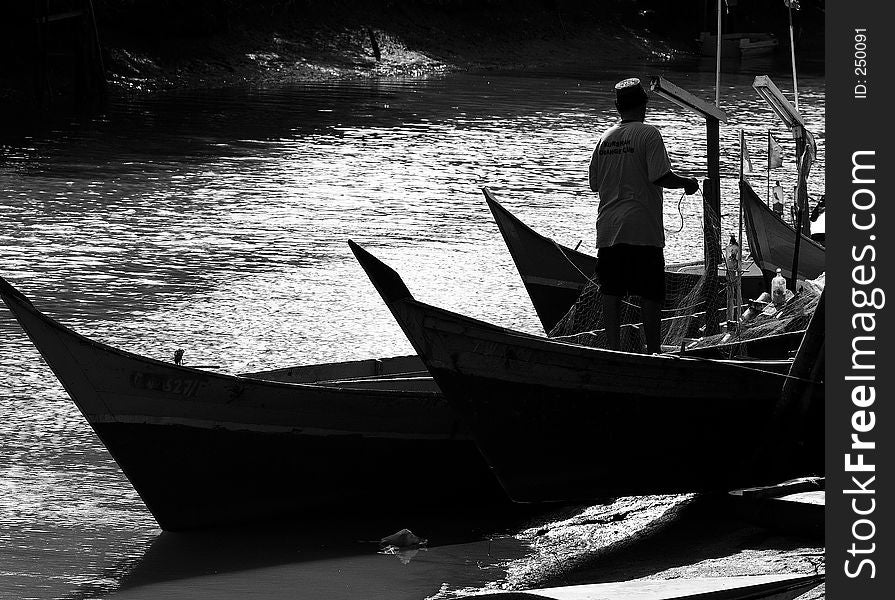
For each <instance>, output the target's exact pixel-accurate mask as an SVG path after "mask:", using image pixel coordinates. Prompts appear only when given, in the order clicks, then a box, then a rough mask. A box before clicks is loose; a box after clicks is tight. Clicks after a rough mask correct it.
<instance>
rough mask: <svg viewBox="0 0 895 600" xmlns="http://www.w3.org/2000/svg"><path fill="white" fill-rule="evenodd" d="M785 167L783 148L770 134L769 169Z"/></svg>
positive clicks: (769, 133)
mask: <svg viewBox="0 0 895 600" xmlns="http://www.w3.org/2000/svg"><path fill="white" fill-rule="evenodd" d="M781 165H783V146H781V145H780V143H779V142H778V141H777V140H775V139H774V136H772V135H771V132H770V131H769V132H768V169H776V168H777V167H779V166H781Z"/></svg>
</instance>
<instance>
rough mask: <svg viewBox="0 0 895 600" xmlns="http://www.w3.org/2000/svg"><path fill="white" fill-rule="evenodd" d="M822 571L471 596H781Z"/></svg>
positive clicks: (644, 599)
mask: <svg viewBox="0 0 895 600" xmlns="http://www.w3.org/2000/svg"><path fill="white" fill-rule="evenodd" d="M822 582H823V575H746V576H738V577H700V578H693V579H639V580H635V581H623V582H616V583H597V584H589V585H572V586H563V587H554V588H543V589H536V590H525V591H519V592H492V593H487V594H481V595H476V596H473V597H474V598H493V599H494V600H507V599H508V598H519V599H520V600H522V599H529V598H545V599H552V600H686V599H695V598H699V600H741V599H746V598H748V599H750V600H759V599H762V598H764V599H774V600H785V599H791V598H795V597H796V596H799V595H801V594H803V593H804V592H806V591H808V590H810V589H812V588H814V587H816V586H818V585H820V584H821V583H822Z"/></svg>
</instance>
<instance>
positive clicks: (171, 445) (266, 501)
mask: <svg viewBox="0 0 895 600" xmlns="http://www.w3.org/2000/svg"><path fill="white" fill-rule="evenodd" d="M93 427H94V430H95V431H96V434H97V435H98V436H99V438H100V440H102V442H103V444H104V445H105V446H106V448H108V449H109V452H110V453H111V454H112V455H113V456H114V457H115V460H116V461H117V462H118V464H119V465H120V466H121V468H122V471H123V472H124V473H125V475H126V476H127V478H128V479H129V480H130V481H131V483H132V484H133V486H134V488H135V489H136V490H137V492H138V493H139V494H140V497H141V498H142V499H143V501H144V502H145V504H146V506H147V507H148V508H149V510H150V512H151V513H152V514H153V516H154V517H155V518H156V520H157V521H158V523H159V525H160V526H161V527H162V528H163V529H165V530H169V531H178V530H187V529H196V528H203V527H213V526H218V525H224V524H227V525H229V524H235V523H249V522H251V523H254V522H262V521H271V520H290V521H298V522H302V521H304V522H308V523H313V522H315V521H317V520H318V519H320V518H325V517H328V516H329V517H338V516H339V515H343V514H346V513H350V514H351V515H352V517H355V518H365V517H366V516H382V515H383V514H396V515H397V514H400V515H402V516H407V515H411V514H420V513H424V512H435V511H438V510H439V509H443V507H445V506H451V507H452V510H454V511H456V510H457V508H456V507H458V506H459V507H465V506H467V507H471V506H475V507H478V508H481V507H482V506H487V505H488V504H494V505H500V504H502V503H503V502H504V497H503V496H504V495H503V492H502V490H501V489H500V488H499V486H498V485H497V483H496V481H495V480H494V477H493V475H492V474H491V473H490V471H489V470H488V469H487V468H486V466H485V463H484V461H483V460H482V457H481V456H480V455H479V453H478V451H477V449H476V447H475V445H474V443H472V441H471V440H469V439H450V438H448V437H446V436H445V437H440V438H432V439H426V440H420V439H410V438H405V439H402V438H395V437H372V436H368V435H362V434H350V433H345V432H337V433H332V434H329V435H322V434H319V433H301V432H268V431H257V430H256V431H249V430H245V431H233V430H225V429H221V428H204V427H191V426H184V425H175V424H147V423H98V424H94V425H93Z"/></svg>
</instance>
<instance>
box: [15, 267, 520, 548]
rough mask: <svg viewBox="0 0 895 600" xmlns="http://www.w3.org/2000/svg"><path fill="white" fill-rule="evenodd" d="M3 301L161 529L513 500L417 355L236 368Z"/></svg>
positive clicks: (21, 300) (20, 298) (18, 299)
mask: <svg viewBox="0 0 895 600" xmlns="http://www.w3.org/2000/svg"><path fill="white" fill-rule="evenodd" d="M0 297H2V299H3V301H4V302H5V303H6V305H7V306H8V307H9V309H10V310H11V311H12V313H13V315H14V316H15V318H16V319H17V320H18V322H19V324H20V325H21V326H22V329H24V330H25V333H26V334H27V335H28V337H29V338H31V341H32V342H33V343H34V345H35V346H36V347H37V350H38V351H39V352H40V354H41V356H43V358H44V360H46V362H47V364H48V365H49V367H50V368H51V369H52V370H53V372H54V373H55V374H56V377H57V378H58V379H59V381H60V382H61V383H62V385H63V387H64V388H65V389H66V391H67V392H68V394H69V396H70V397H71V399H72V400H73V401H74V403H75V404H76V406H77V407H78V409H79V410H80V411H81V413H82V414H83V415H84V418H85V419H86V420H87V422H88V423H89V424H90V426H91V427H92V428H93V430H94V431H95V432H96V435H97V436H98V437H99V438H100V440H101V441H102V443H103V444H104V445H105V447H106V449H107V450H108V451H109V453H110V454H111V455H112V457H113V458H114V459H115V461H116V462H117V463H118V465H119V466H120V467H121V470H122V471H123V472H124V474H125V475H126V476H127V478H128V480H129V481H130V482H131V484H132V485H133V486H134V489H136V491H137V493H138V494H139V495H140V497H141V498H142V499H143V502H144V503H145V504H146V506H147V507H148V508H149V510H150V512H151V513H152V515H153V516H154V517H155V519H156V520H157V521H158V523H159V525H160V526H161V527H162V528H163V529H166V530H184V529H195V528H202V527H209V526H217V525H224V524H232V523H238V522H248V521H260V520H269V519H293V520H296V519H297V520H299V521H300V520H302V519H304V520H314V519H318V518H320V516H321V515H322V514H324V513H333V514H338V512H339V511H346V510H350V511H351V513H352V514H353V515H361V516H363V515H366V514H370V515H373V514H376V515H379V514H382V513H383V512H386V513H387V512H389V511H397V512H400V513H401V514H402V515H406V514H407V513H411V512H414V511H434V510H436V509H437V508H442V509H443V507H445V506H449V507H451V510H456V508H457V506H458V505H459V506H464V507H469V506H479V507H482V506H487V505H499V506H503V505H506V504H509V501H508V500H507V498H506V496H505V494H504V493H503V490H502V489H501V487H500V485H499V484H498V483H497V481H496V480H495V479H494V477H493V475H492V474H491V472H490V470H489V469H488V467H487V465H486V463H485V461H484V460H483V459H482V457H481V456H480V454H479V452H478V451H477V449H476V446H475V444H474V442H473V440H472V438H471V437H470V435H469V434H468V433H467V432H466V430H465V429H464V428H463V427H462V426H461V424H460V422H459V421H458V419H457V417H456V416H455V414H454V412H453V411H452V410H451V407H450V406H449V405H448V403H447V402H446V400H445V399H444V397H443V396H442V394H441V393H440V392H439V390H438V388H437V386H436V385H435V383H434V381H433V380H432V378H431V377H430V376H429V375H428V373H427V372H426V371H425V369H424V368H423V367H422V363H421V361H420V360H419V359H418V358H417V357H397V358H393V359H384V360H369V361H354V362H351V363H338V364H329V365H311V366H305V367H293V368H289V369H278V370H275V371H266V372H260V373H252V374H247V375H245V376H236V375H226V374H220V373H213V372H209V371H206V370H203V369H200V368H192V367H188V366H180V365H176V364H173V363H168V362H163V361H159V360H154V359H151V358H147V357H144V356H140V355H137V354H133V353H130V352H126V351H124V350H119V349H117V348H113V347H111V346H108V345H106V344H103V343H100V342H97V341H94V340H91V339H88V338H86V337H84V336H82V335H79V334H78V333H75V332H74V331H72V330H71V329H68V328H66V327H64V326H63V325H61V324H59V323H57V322H56V321H54V320H53V319H51V318H49V317H47V316H46V315H44V314H43V313H41V312H40V311H39V310H37V309H36V308H35V307H34V305H33V304H32V303H31V302H30V301H29V300H28V299H27V298H26V297H25V296H24V295H23V294H22V293H21V292H20V291H18V290H17V289H15V288H14V287H13V286H12V285H10V284H9V283H8V282H7V281H6V280H4V279H3V278H0ZM311 382H316V383H311ZM408 494H411V496H408Z"/></svg>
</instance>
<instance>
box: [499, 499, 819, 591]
mask: <svg viewBox="0 0 895 600" xmlns="http://www.w3.org/2000/svg"><path fill="white" fill-rule="evenodd" d="M517 538H518V539H520V540H522V541H524V542H525V543H527V544H528V545H529V546H530V548H531V553H530V554H529V555H528V556H527V557H526V558H523V559H519V560H516V561H513V562H511V563H510V564H508V565H507V578H506V580H505V582H502V583H501V584H500V585H499V586H494V587H499V588H502V589H513V590H520V589H530V588H538V587H554V586H561V585H575V584H586V583H607V582H614V581H628V580H633V579H677V578H688V577H719V576H736V575H769V574H783V573H793V574H806V575H808V574H816V573H823V572H824V542H823V539H822V536H821V535H804V534H787V533H784V532H780V531H775V530H773V529H767V528H765V527H762V526H760V525H757V524H752V523H750V522H747V521H745V520H742V519H740V518H738V517H737V516H736V515H735V514H734V512H733V511H732V510H731V507H730V505H729V504H728V503H727V501H726V498H723V497H700V496H695V495H676V496H648V497H631V498H620V499H618V500H616V501H614V502H612V503H610V504H605V505H595V506H591V507H586V508H574V509H569V510H568V511H566V512H565V513H560V514H556V515H553V517H551V518H550V519H548V520H544V521H541V522H536V523H534V524H533V525H532V526H531V527H529V528H527V529H523V530H522V531H521V532H519V533H518V534H517ZM823 597H824V588H823V586H819V587H817V588H815V589H813V590H811V591H809V592H807V593H806V594H804V595H803V596H801V600H816V599H818V598H823Z"/></svg>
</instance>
